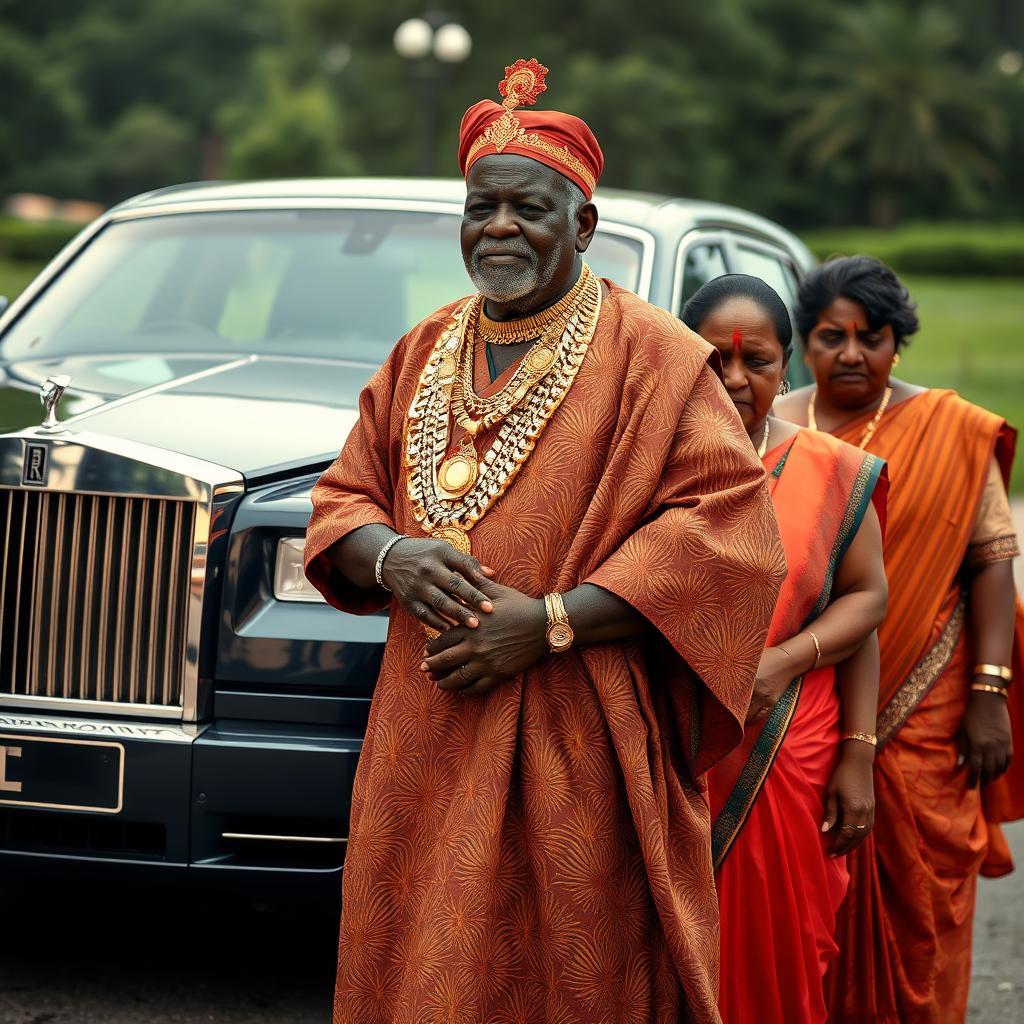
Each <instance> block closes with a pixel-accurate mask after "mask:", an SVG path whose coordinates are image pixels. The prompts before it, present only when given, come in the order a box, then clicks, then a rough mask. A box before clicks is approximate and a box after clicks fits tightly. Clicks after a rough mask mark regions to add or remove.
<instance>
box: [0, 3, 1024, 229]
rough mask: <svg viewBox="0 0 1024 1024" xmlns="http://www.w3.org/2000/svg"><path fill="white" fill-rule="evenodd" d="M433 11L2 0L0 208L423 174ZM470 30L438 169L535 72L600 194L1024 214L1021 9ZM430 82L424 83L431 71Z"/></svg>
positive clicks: (777, 210) (550, 11)
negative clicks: (419, 41)
mask: <svg viewBox="0 0 1024 1024" xmlns="http://www.w3.org/2000/svg"><path fill="white" fill-rule="evenodd" d="M425 6H426V5H425V4H424V3H422V2H421V0H395V2H393V3H390V4H381V3H379V2H376V0H343V2H339V0H35V2H33V3H25V2H24V0H0V96H2V97H3V103H2V106H0V196H2V195H4V194H6V193H11V192H17V191H33V192H44V193H49V194H53V195H56V196H58V197H77V198H89V199H99V200H101V201H102V202H105V203H112V202H115V201H117V200H119V199H122V198H124V197H125V196H126V195H129V194H132V193H135V192H138V191H141V190H144V189H146V188H151V187H154V186H157V185H163V184H168V183H171V182H176V181H184V180H192V179H196V178H200V177H208V176H227V177H253V176H267V175H269V176H282V175H320V174H358V173H373V174H415V173H417V172H418V171H419V170H420V169H421V166H422V158H421V154H420V146H421V131H422V128H423V119H424V117H425V116H426V114H425V106H424V93H423V89H424V86H423V82H422V79H421V78H418V77H416V72H415V70H414V69H413V68H411V67H410V66H408V65H406V64H405V62H403V61H402V60H401V59H399V58H398V57H397V56H396V54H395V52H394V49H393V46H392V35H393V32H394V29H395V28H396V26H397V25H398V24H399V23H400V22H401V21H402V20H404V19H405V18H407V17H411V16H418V15H421V14H423V13H424V11H425ZM445 13H447V14H448V15H449V16H450V17H451V18H453V19H455V20H458V21H459V22H461V23H462V24H463V25H465V26H466V28H467V29H468V30H469V31H470V33H471V35H472V38H473V52H472V55H471V57H470V59H469V61H467V62H466V63H465V64H463V65H459V66H455V67H450V66H437V67H436V68H435V70H437V71H439V72H442V73H443V77H444V79H445V80H444V81H443V82H442V83H441V87H440V92H439V97H438V102H439V107H440V109H439V111H438V118H437V125H438V130H437V131H436V133H433V135H434V138H433V144H432V147H431V149H432V151H433V157H434V161H435V167H436V168H437V170H438V172H439V173H442V174H446V175H448V174H452V173H456V168H455V161H454V153H455V138H456V132H457V127H458V122H459V118H460V116H461V113H462V111H463V110H464V109H465V107H466V106H468V105H469V103H470V102H472V101H475V100H476V99H478V98H480V97H482V96H495V95H496V83H497V81H498V79H499V78H500V77H501V73H502V68H503V67H504V65H505V64H507V63H510V62H511V61H512V60H513V59H515V58H516V57H519V56H527V57H528V56H537V57H538V58H539V59H540V60H542V61H543V62H544V63H546V64H547V65H548V66H549V67H550V68H551V76H550V79H549V83H550V89H549V92H548V93H547V94H546V95H545V96H544V97H543V98H542V103H543V102H547V103H549V104H550V105H552V106H557V107H560V108H564V109H570V110H573V111H576V112H578V113H580V114H581V115H582V116H584V117H585V118H586V119H587V120H588V121H590V122H591V123H592V125H593V127H594V128H595V130H596V131H597V134H598V136H599V138H600V139H601V142H602V145H603V146H604V148H605V152H606V156H607V169H606V172H605V178H604V182H605V184H607V185H617V186H622V187H628V188H637V189H649V190H655V191H661V192H667V193H671V194H676V195H689V196H697V197H702V198H707V199H715V200H724V201H728V202H731V203H736V204H738V205H741V206H744V207H747V208H749V209H753V210H756V211H758V212H761V213H764V214H766V215H768V216H770V217H773V218H776V219H779V220H781V221H784V222H785V223H787V224H788V225H790V226H793V227H797V228H800V227H818V226H822V225H830V224H861V223H872V224H875V225H881V226H887V225H889V224H891V223H894V222H896V221H900V220H904V219H910V218H918V219H932V218H935V217H938V216H941V217H942V218H947V219H948V218H950V217H954V218H963V219H978V218H986V217H987V218H1004V217H1020V216H1021V215H1022V214H1024V188H1021V181H1020V177H1019V175H1017V177H1016V180H1015V178H1014V174H1013V173H1011V170H1010V169H1012V168H1015V167H1018V166H1020V165H1021V164H1022V163H1024V74H1021V73H1020V72H1017V73H1015V74H1009V75H1008V74H1001V73H1000V72H999V71H998V69H997V60H998V58H999V55H1000V54H1002V53H1004V52H1005V51H1006V50H1008V49H1009V50H1020V49H1024V4H1021V3H1020V2H1019V0H931V2H916V0H867V2H863V0H716V2H715V3H711V4H709V3H706V2H703V0H700V2H698V0H675V2H674V3H671V4H665V3H655V2H651V0H645V2H634V3H629V4H623V3H621V0H616V2H612V0H566V2H563V3H560V4H520V5H516V7H515V8H514V10H511V9H510V8H509V6H508V5H504V4H481V3H479V2H471V0H446V5H445ZM420 70H421V71H422V70H423V69H422V68H421V69H420Z"/></svg>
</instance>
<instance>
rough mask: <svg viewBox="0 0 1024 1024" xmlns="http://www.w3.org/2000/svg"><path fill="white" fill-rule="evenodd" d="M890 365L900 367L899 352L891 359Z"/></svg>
mask: <svg viewBox="0 0 1024 1024" xmlns="http://www.w3.org/2000/svg"><path fill="white" fill-rule="evenodd" d="M892 365H893V366H899V365H900V354H899V352H897V353H896V355H894V356H893V357H892Z"/></svg>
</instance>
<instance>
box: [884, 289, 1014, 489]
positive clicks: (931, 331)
mask: <svg viewBox="0 0 1024 1024" xmlns="http://www.w3.org/2000/svg"><path fill="white" fill-rule="evenodd" d="M904 280H905V281H906V284H907V287H908V288H909V289H910V294H911V296H912V298H914V299H915V300H916V302H917V304H918V309H917V313H918V317H919V318H920V320H921V330H920V331H919V332H918V333H917V334H916V335H915V336H914V337H913V338H912V339H911V342H910V345H909V346H907V349H906V350H905V353H904V356H903V360H902V362H901V363H900V366H899V371H898V375H899V376H900V377H902V378H903V379H904V380H909V381H912V382H913V383H915V384H924V385H928V386H930V387H943V388H955V389H956V390H957V391H959V392H960V394H961V395H963V397H964V398H966V399H968V400H969V401H971V402H976V403H977V404H978V405H982V406H984V407H985V408H986V409H990V410H992V412H996V413H999V415H1001V416H1005V417H1006V418H1007V420H1009V422H1010V423H1012V424H1013V425H1014V426H1015V427H1017V428H1018V429H1019V430H1021V431H1024V280H1019V279H1013V278H1007V279H999V278H982V279H975V278H959V277H952V278H950V277H913V276H907V277H905V278H904ZM1011 489H1012V490H1013V491H1014V492H1016V493H1017V494H1024V444H1022V445H1021V446H1020V447H1018V450H1017V461H1016V464H1015V469H1014V474H1013V482H1012V485H1011Z"/></svg>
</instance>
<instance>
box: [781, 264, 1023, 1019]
mask: <svg viewBox="0 0 1024 1024" xmlns="http://www.w3.org/2000/svg"><path fill="white" fill-rule="evenodd" d="M797 322H798V327H799V329H800V331H801V333H802V334H803V336H804V338H805V341H806V351H807V358H808V362H809V364H810V366H811V368H812V370H813V372H814V376H815V380H816V382H817V384H816V387H813V388H809V389H804V391H803V392H802V393H801V392H797V393H794V394H793V395H791V396H789V397H788V398H787V399H786V400H785V401H784V402H781V403H779V411H780V412H781V414H782V415H784V416H786V417H787V418H788V419H791V420H793V421H794V422H796V423H801V424H802V423H809V424H810V425H811V426H812V427H814V426H817V427H818V428H820V429H822V430H826V431H830V432H832V433H833V434H835V436H837V437H840V438H843V439H845V440H847V441H849V442H852V443H854V444H858V445H859V446H860V447H861V448H864V449H867V450H870V451H871V452H873V453H875V454H876V455H878V456H880V457H882V458H884V459H885V460H886V461H887V463H888V466H889V471H890V475H891V480H892V491H891V494H890V500H889V506H888V532H887V536H886V542H885V562H886V570H887V574H888V578H889V594H890V601H889V612H888V616H887V618H886V621H885V622H884V623H883V625H882V626H881V627H880V629H879V631H878V635H879V643H880V655H881V678H880V692H879V705H878V706H879V712H878V741H879V753H878V756H877V759H876V764H875V793H876V814H877V828H876V830H875V833H874V834H873V835H872V836H871V837H870V838H869V839H868V841H867V842H866V843H865V844H864V845H863V846H862V847H861V848H860V849H859V850H857V851H856V853H855V854H854V855H853V856H852V857H851V858H850V864H849V867H850V874H851V881H850V893H849V897H848V900H847V903H846V905H845V906H844V908H843V911H842V914H841V918H840V929H839V933H838V940H839V944H840V947H841V952H840V956H839V959H838V960H837V961H836V963H835V965H834V967H833V970H832V971H831V973H830V976H829V984H828V988H829V999H830V1007H831V1011H830V1012H831V1016H830V1020H831V1021H832V1022H834V1024H846V1022H849V1024H853V1022H857V1024H863V1022H875V1024H897V1022H898V1024H940V1022H941V1024H953V1022H956V1021H963V1020H964V1018H965V1015H966V1010H967V995H968V987H969V982H970V964H971V930H972V922H973V914H974V897H975V885H976V880H977V875H978V872H979V870H980V871H983V872H985V873H986V874H1002V873H1005V872H1007V871H1008V870H1010V869H1011V868H1012V864H1011V862H1010V859H1009V854H1008V850H1007V847H1006V844H1005V841H1004V840H1003V838H1002V835H1001V833H1000V832H999V829H998V825H997V824H996V823H997V822H999V821H1005V820H1010V819H1012V818H1016V817H1020V816H1021V814H1022V812H1024V806H1022V804H1024V786H1022V785H1021V783H1022V781H1024V779H1021V778H1020V768H1019V765H1014V767H1013V768H1012V769H1011V770H1010V771H1009V772H1007V766H1008V765H1009V763H1010V757H1011V754H1012V748H1013V734H1016V735H1017V739H1018V740H1019V739H1020V736H1021V725H1022V716H1021V713H1020V711H1021V708H1020V706H1019V704H1018V703H1017V699H1018V698H1017V695H1015V694H1014V691H1013V689H1012V688H1011V689H1009V690H1008V689H1007V684H1008V682H1009V677H1010V675H1011V666H1013V675H1015V676H1017V677H1018V679H1019V674H1020V669H1019V666H1020V661H1019V656H1020V653H1021V639H1022V637H1024V630H1022V629H1021V625H1022V621H1024V620H1022V612H1021V609H1020V606H1019V604H1018V606H1017V608H1016V612H1015V601H1014V591H1013V576H1012V571H1011V559H1012V558H1013V557H1014V556H1015V555H1016V554H1017V553H1018V549H1017V540H1016V536H1015V535H1014V531H1013V524H1012V519H1011V518H1010V512H1009V505H1008V502H1007V498H1006V489H1005V485H1006V481H1007V479H1008V476H1009V470H1010V466H1011V463H1012V460H1013V449H1014V441H1015V432H1014V431H1013V430H1012V429H1011V428H1010V427H1009V426H1007V424H1006V422H1005V421H1004V420H1002V419H1001V418H1000V417H998V416H994V415H992V414H991V413H989V412H986V411H985V410H984V409H980V408H978V407H977V406H974V405H971V404H970V403H968V402H965V401H964V400H963V399H961V398H960V397H959V396H958V395H957V394H956V393H955V392H953V391H946V390H926V389H922V388H917V387H913V386H912V385H909V384H906V383H904V382H902V381H897V380H893V379H891V377H890V371H891V368H892V367H893V365H895V363H896V362H897V361H898V357H899V348H900V346H901V345H902V344H903V343H904V341H905V339H906V338H907V337H908V336H909V335H911V334H913V333H914V331H916V329H917V326H918V325H917V318H916V316H915V314H914V307H913V305H912V304H911V303H910V301H909V296H908V295H907V292H906V289H905V288H904V287H903V285H902V284H901V283H900V281H899V279H898V278H897V277H896V275H895V274H894V273H893V272H892V271H891V270H889V268H887V267H885V266H884V265H883V264H881V263H879V262H878V261H877V260H872V259H869V258H867V257H855V258H850V259H837V260H832V261H830V262H829V263H827V264H825V265H824V266H823V267H821V268H819V269H818V270H817V271H815V272H814V273H812V274H811V275H809V276H808V278H807V279H806V280H805V281H804V283H803V285H802V286H801V290H800V300H799V305H798V310H797ZM1015 620H1016V639H1015ZM1004 773H1006V774H1004ZM997 780H998V781H997ZM979 783H980V784H981V785H980V786H979Z"/></svg>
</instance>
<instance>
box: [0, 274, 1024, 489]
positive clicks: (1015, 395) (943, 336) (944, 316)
mask: <svg viewBox="0 0 1024 1024" xmlns="http://www.w3.org/2000/svg"><path fill="white" fill-rule="evenodd" d="M38 270H39V267H38V266H35V265H32V264H25V263H11V262H6V261H3V260H0V295H6V296H7V297H8V298H9V299H12V300H13V299H14V297H15V296H16V295H17V294H18V292H19V291H20V290H21V289H22V288H23V287H24V286H25V285H26V284H28V282H29V281H31V280H32V278H33V276H34V275H35V274H36V273H37V272H38ZM905 280H906V282H907V286H908V287H909V288H910V293H911V295H912V296H913V298H914V299H915V300H916V301H917V304H918V315H919V317H920V319H921V330H920V332H919V333H918V334H917V335H916V336H915V337H914V339H913V341H912V342H911V344H910V346H909V347H908V348H907V350H906V353H905V355H904V357H903V361H902V362H901V364H900V368H899V375H900V376H901V377H903V378H904V379H906V380H909V381H913V382H914V383H915V384H924V385H928V386H931V387H945V388H956V390H957V391H959V392H960V394H962V395H963V396H964V398H967V399H969V400H970V401H972V402H977V403H978V404H979V405H983V406H984V407H985V408H986V409H991V410H992V411H993V412H997V413H999V414H1000V415H1002V416H1005V417H1006V418H1007V419H1008V420H1009V421H1010V422H1011V423H1012V424H1013V425H1014V426H1016V427H1018V428H1020V429H1021V430H1022V431H1024V280H1020V279H1014V278H978V279H976V278H963V277H914V276H907V277H906V278H905ZM1013 490H1014V491H1015V492H1016V493H1018V494H1024V444H1022V445H1021V452H1020V453H1019V454H1018V456H1017V465H1016V470H1015V472H1014V478H1013Z"/></svg>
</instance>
